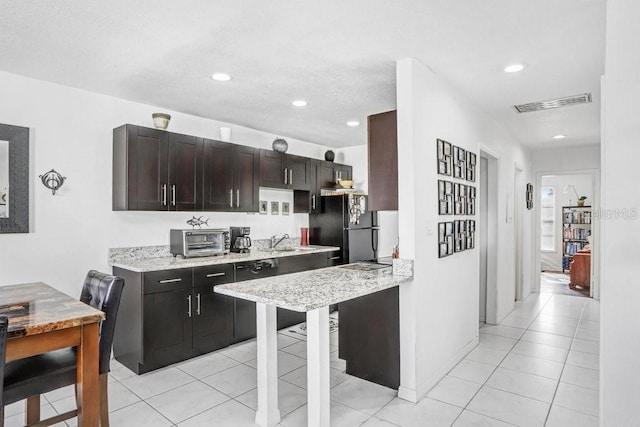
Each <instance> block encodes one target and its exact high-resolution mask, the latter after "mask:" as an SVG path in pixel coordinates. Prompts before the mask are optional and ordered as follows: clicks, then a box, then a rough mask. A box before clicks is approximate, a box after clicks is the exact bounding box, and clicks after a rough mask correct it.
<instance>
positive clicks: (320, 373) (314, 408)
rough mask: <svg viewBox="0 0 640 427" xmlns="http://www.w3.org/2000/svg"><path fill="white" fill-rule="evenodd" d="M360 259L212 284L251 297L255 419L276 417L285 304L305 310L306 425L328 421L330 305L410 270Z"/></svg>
mask: <svg viewBox="0 0 640 427" xmlns="http://www.w3.org/2000/svg"><path fill="white" fill-rule="evenodd" d="M359 265H360V264H348V265H344V266H338V267H329V268H324V269H320V270H315V271H305V272H300V273H295V274H288V275H285V276H278V277H270V278H264V279H257V280H252V281H249V282H241V283H233V284H226V285H221V286H217V287H216V289H215V292H217V293H221V294H224V295H228V296H231V297H235V298H241V299H246V300H249V301H254V302H255V303H256V308H257V348H258V365H257V369H258V410H257V413H256V423H257V424H259V425H261V426H273V425H276V424H277V423H278V422H280V411H279V409H278V373H277V366H278V363H277V352H278V351H277V335H276V333H277V328H276V308H284V309H288V310H293V311H298V312H305V313H306V318H307V358H308V360H307V366H308V368H307V390H308V391H307V393H308V396H307V401H308V406H307V408H308V425H309V426H323V427H328V426H329V425H330V420H329V415H330V411H329V305H331V304H336V303H339V302H343V301H347V300H351V299H354V298H358V297H362V296H365V295H369V294H373V293H376V292H380V291H384V290H386V289H390V288H394V287H397V286H399V285H400V284H402V283H404V282H407V281H409V280H411V277H410V276H401V275H400V274H396V275H394V274H393V270H392V267H390V266H389V267H386V268H366V264H365V265H363V267H362V268H357V266H359ZM354 266H356V268H354Z"/></svg>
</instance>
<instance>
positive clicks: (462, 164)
mask: <svg viewBox="0 0 640 427" xmlns="http://www.w3.org/2000/svg"><path fill="white" fill-rule="evenodd" d="M466 171H467V152H466V151H465V149H464V148H460V147H458V146H454V147H453V177H454V178H460V179H465V178H466Z"/></svg>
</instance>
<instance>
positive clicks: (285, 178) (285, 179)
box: [284, 168, 288, 185]
mask: <svg viewBox="0 0 640 427" xmlns="http://www.w3.org/2000/svg"><path fill="white" fill-rule="evenodd" d="M287 178H288V177H287V168H284V183H285V185H286V184H287Z"/></svg>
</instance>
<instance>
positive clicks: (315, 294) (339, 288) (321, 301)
mask: <svg viewBox="0 0 640 427" xmlns="http://www.w3.org/2000/svg"><path fill="white" fill-rule="evenodd" d="M360 266H362V268H360ZM366 266H367V264H358V263H356V264H347V265H343V266H338V267H328V268H322V269H319V270H311V271H304V272H300V273H293V274H285V275H282V276H275V277H268V278H263V279H255V280H248V281H245V282H237V283H229V284H226V285H218V286H216V287H215V292H218V293H220V294H224V295H229V296H232V297H237V298H242V299H246V300H249V301H255V302H260V303H264V304H272V305H276V306H278V307H281V308H286V309H289V310H293V311H301V312H305V311H309V310H314V309H316V308H320V307H325V306H328V305H331V304H336V303H339V302H341V301H346V300H350V299H353V298H357V297H360V296H363V295H368V294H371V293H374V292H378V291H382V290H384V289H388V288H392V287H395V286H399V285H400V284H401V283H405V282H408V281H410V280H412V278H411V277H410V276H400V275H393V274H392V271H393V269H392V267H391V266H387V267H383V268H376V269H374V270H368V269H367V267H366Z"/></svg>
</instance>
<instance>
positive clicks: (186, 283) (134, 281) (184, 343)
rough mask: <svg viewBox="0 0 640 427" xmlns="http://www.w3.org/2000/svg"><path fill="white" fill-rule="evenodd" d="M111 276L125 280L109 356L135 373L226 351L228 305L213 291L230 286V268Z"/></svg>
mask: <svg viewBox="0 0 640 427" xmlns="http://www.w3.org/2000/svg"><path fill="white" fill-rule="evenodd" d="M113 272H114V274H116V275H118V276H120V277H122V278H124V280H125V288H124V290H123V297H122V299H121V302H120V309H119V312H118V321H117V323H116V332H115V336H114V343H113V352H114V356H115V358H116V360H118V361H119V362H120V363H122V364H123V365H125V366H126V367H128V368H129V369H131V370H132V371H134V372H135V373H137V374H142V373H145V372H149V371H151V370H154V369H157V368H160V367H163V366H167V365H170V364H172V363H176V362H179V361H181V360H185V359H188V358H190V357H193V356H197V355H199V354H203V353H207V352H210V351H213V350H217V349H219V348H223V347H226V346H228V345H229V342H230V339H231V322H232V320H231V314H232V311H231V307H232V299H231V298H228V297H225V296H224V295H218V294H215V293H214V292H213V287H214V286H215V285H217V284H222V283H230V282H233V281H234V272H233V264H224V265H217V266H210V267H198V268H185V269H176V270H162V271H154V272H148V273H138V272H133V271H129V270H125V269H121V268H117V267H115V268H114V269H113ZM207 276H209V277H207ZM194 285H195V287H194Z"/></svg>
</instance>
